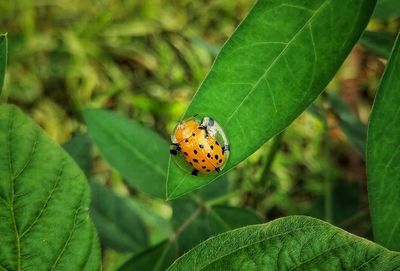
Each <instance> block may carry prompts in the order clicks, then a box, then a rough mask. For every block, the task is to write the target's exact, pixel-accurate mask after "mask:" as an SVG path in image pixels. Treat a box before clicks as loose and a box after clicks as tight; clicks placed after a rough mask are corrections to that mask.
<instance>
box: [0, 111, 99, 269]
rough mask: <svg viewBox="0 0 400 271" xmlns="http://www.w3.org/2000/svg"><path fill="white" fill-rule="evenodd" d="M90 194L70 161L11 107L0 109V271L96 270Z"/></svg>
mask: <svg viewBox="0 0 400 271" xmlns="http://www.w3.org/2000/svg"><path fill="white" fill-rule="evenodd" d="M89 201H90V199H89V188H88V185H87V182H86V178H85V175H84V174H83V172H82V171H81V170H80V169H79V167H78V166H77V165H76V164H75V162H74V161H73V159H72V158H71V157H70V156H69V155H68V154H67V153H66V152H65V151H64V150H63V149H62V148H61V147H60V146H58V145H56V144H55V143H53V142H52V141H51V140H50V139H49V138H48V137H47V136H46V135H45V134H44V133H43V132H42V130H41V129H40V128H39V127H38V126H37V125H35V124H34V123H33V122H32V121H31V120H30V119H29V118H28V117H26V116H25V115H24V114H23V113H22V112H21V111H20V110H19V109H17V108H16V107H14V106H9V105H6V106H1V107H0V217H1V223H0V233H1V234H0V244H1V245H0V269H5V270H29V269H32V268H34V269H35V270H98V269H99V266H100V259H99V258H100V255H99V246H98V239H97V235H96V231H95V229H94V226H93V224H92V223H91V221H90V218H89V212H88V210H89Z"/></svg>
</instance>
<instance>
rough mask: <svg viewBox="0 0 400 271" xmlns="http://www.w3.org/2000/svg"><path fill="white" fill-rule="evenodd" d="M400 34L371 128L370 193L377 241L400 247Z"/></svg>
mask: <svg viewBox="0 0 400 271" xmlns="http://www.w3.org/2000/svg"><path fill="white" fill-rule="evenodd" d="M399 37H400V34H399V36H398V37H397V41H396V43H395V46H394V49H393V52H392V55H391V57H390V60H389V64H388V66H387V67H386V70H385V73H384V75H383V77H382V81H381V84H380V87H379V90H378V93H377V95H376V98H375V102H374V106H373V108H372V113H371V117H370V120H369V127H368V139H367V176H368V195H369V204H370V209H371V216H372V224H373V230H374V236H375V240H376V241H377V242H378V243H380V244H382V245H384V246H386V247H387V248H389V249H393V250H400V208H399V206H400V167H399V165H400V107H399V105H400V80H399V74H400V38H399Z"/></svg>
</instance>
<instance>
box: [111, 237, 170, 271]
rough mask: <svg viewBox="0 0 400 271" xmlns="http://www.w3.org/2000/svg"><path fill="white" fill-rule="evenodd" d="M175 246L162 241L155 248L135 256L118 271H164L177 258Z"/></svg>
mask: <svg viewBox="0 0 400 271" xmlns="http://www.w3.org/2000/svg"><path fill="white" fill-rule="evenodd" d="M177 256H178V255H177V253H176V248H175V244H174V243H171V242H169V241H164V242H162V243H160V244H159V245H157V246H154V247H152V248H149V249H148V250H146V251H144V252H143V253H140V254H138V255H135V256H134V257H132V258H131V259H130V260H128V261H127V262H126V263H124V264H123V265H122V266H121V267H120V268H119V269H118V271H142V270H146V271H147V270H148V271H164V270H166V269H167V267H168V266H169V265H171V263H173V261H174V260H175V259H176V257H177Z"/></svg>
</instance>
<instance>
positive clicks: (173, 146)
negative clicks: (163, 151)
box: [169, 143, 181, 155]
mask: <svg viewBox="0 0 400 271" xmlns="http://www.w3.org/2000/svg"><path fill="white" fill-rule="evenodd" d="M180 151H181V146H180V145H179V144H178V143H172V144H171V145H170V146H169V153H170V154H172V155H177V154H178V152H180Z"/></svg>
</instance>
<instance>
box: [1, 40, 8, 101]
mask: <svg viewBox="0 0 400 271" xmlns="http://www.w3.org/2000/svg"><path fill="white" fill-rule="evenodd" d="M6 65H7V35H0V95H1V91H2V90H3V84H4V75H5V72H6Z"/></svg>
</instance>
